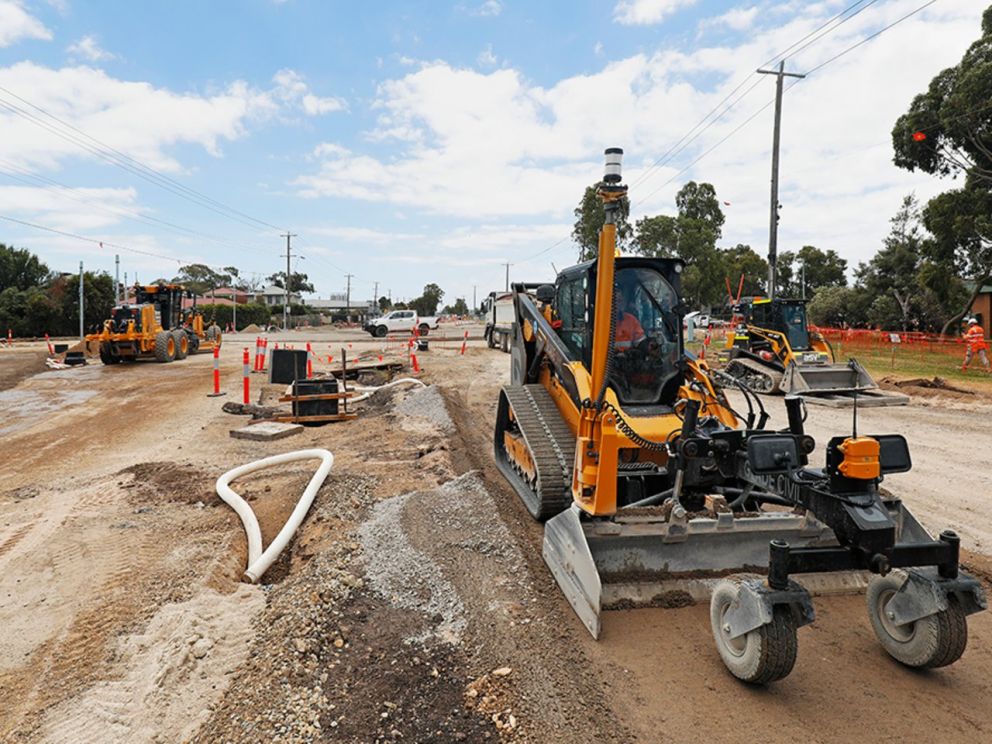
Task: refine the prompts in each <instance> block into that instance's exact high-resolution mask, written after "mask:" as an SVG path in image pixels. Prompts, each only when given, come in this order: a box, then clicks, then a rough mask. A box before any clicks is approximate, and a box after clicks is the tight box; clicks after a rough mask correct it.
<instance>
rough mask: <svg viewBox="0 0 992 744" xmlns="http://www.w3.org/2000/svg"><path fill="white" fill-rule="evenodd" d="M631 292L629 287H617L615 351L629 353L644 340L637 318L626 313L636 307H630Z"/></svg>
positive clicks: (642, 330)
mask: <svg viewBox="0 0 992 744" xmlns="http://www.w3.org/2000/svg"><path fill="white" fill-rule="evenodd" d="M632 295H633V292H631V289H630V287H629V286H627V285H625V284H621V285H620V286H618V287H617V301H616V308H617V319H616V329H615V333H614V339H613V345H614V348H615V349H616V350H617V351H620V352H624V351H630V350H631V349H633V348H635V347H637V346H638V345H639V344H640V343H641V342H642V341H643V340H644V339H645V338H646V336H645V333H644V327H643V326H642V325H641V322H640V321H639V320H638V319H637V316H635V315H634V314H632V313H630V312H628V311H629V310H631V309H634V310H636V307H634V306H633V305H631V300H632Z"/></svg>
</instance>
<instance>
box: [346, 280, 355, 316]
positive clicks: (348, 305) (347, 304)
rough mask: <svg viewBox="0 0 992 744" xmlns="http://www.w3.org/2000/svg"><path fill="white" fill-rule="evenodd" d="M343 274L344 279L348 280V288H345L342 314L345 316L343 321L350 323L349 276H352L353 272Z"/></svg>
mask: <svg viewBox="0 0 992 744" xmlns="http://www.w3.org/2000/svg"><path fill="white" fill-rule="evenodd" d="M344 276H345V279H347V280H348V288H347V289H346V290H345V294H344V315H345V318H346V320H345V322H346V323H350V322H351V278H352V277H353V276H354V274H345V275H344Z"/></svg>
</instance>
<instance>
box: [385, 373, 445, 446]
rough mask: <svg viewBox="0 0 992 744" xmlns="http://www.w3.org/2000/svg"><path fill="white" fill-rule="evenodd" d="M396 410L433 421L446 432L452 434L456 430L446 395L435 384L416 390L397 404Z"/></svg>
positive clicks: (415, 417) (402, 413)
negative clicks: (446, 402) (449, 412)
mask: <svg viewBox="0 0 992 744" xmlns="http://www.w3.org/2000/svg"><path fill="white" fill-rule="evenodd" d="M394 410H395V412H396V413H397V414H399V415H401V416H410V417H411V418H414V419H420V420H422V421H426V422H429V423H432V424H434V425H435V426H437V428H438V429H440V430H441V431H442V432H444V433H445V434H451V433H453V432H454V430H455V425H454V422H452V420H451V416H449V415H448V408H447V406H446V405H445V403H444V397H443V396H442V395H441V391H440V390H439V389H438V388H437V387H436V386H435V385H429V386H428V387H425V388H418V389H416V390H414V391H413V392H411V393H410V394H409V395H407V396H406V397H405V398H404V399H403V400H402V401H401V402H400V403H399V404H397V406H396V407H395V409H394Z"/></svg>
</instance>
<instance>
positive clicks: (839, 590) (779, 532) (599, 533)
mask: <svg viewBox="0 0 992 744" xmlns="http://www.w3.org/2000/svg"><path fill="white" fill-rule="evenodd" d="M668 511H670V510H668V509H665V508H664V507H647V508H636V509H625V510H622V511H621V512H620V514H618V515H617V516H615V517H614V518H612V519H608V520H602V519H600V520H591V519H586V518H583V517H584V513H583V512H581V511H580V510H579V509H578V507H575V506H572V507H571V508H569V509H567V510H565V511H563V512H562V513H561V514H558V515H557V516H555V517H553V518H552V519H549V520H548V522H547V523H546V525H545V528H544V548H543V555H544V560H545V562H546V563H547V564H548V567H549V568H550V569H551V572H552V574H553V575H554V577H555V580H556V581H557V582H558V585H559V587H561V590H562V592H563V593H564V595H565V597H566V598H567V599H568V601H569V603H570V604H571V605H572V609H574V610H575V613H576V614H577V615H578V616H579V619H581V620H582V623H583V624H584V625H585V626H586V628H587V629H588V630H589V632H590V633H591V634H592V636H593V637H594V638H598V637H599V633H600V627H601V621H600V615H601V612H602V611H603V610H604V609H628V608H634V607H682V606H686V605H690V604H693V603H695V602H697V601H705V600H707V599H708V598H709V596H710V594H711V593H712V591H713V587H714V585H715V584H716V583H717V581H718V580H719V579H720V578H721V577H723V576H726V575H728V574H733V573H742V572H748V573H760V574H765V573H767V570H768V556H769V548H768V545H769V542H770V541H771V540H775V539H778V540H785V541H787V542H788V543H789V545H791V546H794V547H797V548H798V547H832V546H836V545H837V541H836V539H835V537H834V534H833V532H832V531H831V530H830V529H829V528H828V527H827V526H826V525H824V524H822V523H821V522H819V521H818V520H816V519H815V518H814V517H813V516H812V515H810V514H796V513H794V512H791V511H766V512H758V513H752V514H750V515H748V516H735V515H734V514H733V513H731V512H724V513H718V514H713V515H711V516H703V517H695V518H692V519H690V518H688V516H684V517H683V518H681V519H678V518H675V517H671V516H666V512H668ZM803 584H804V586H806V588H807V589H808V590H809V591H810V592H811V593H812V594H850V593H857V592H860V591H864V588H865V586H866V584H867V579H866V576H865V575H863V574H861V573H860V572H835V573H823V574H806V575H804V576H803Z"/></svg>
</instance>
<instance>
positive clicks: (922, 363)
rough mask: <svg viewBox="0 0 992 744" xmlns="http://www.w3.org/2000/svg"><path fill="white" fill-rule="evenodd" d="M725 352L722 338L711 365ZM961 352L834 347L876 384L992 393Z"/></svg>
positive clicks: (991, 382)
mask: <svg viewBox="0 0 992 744" xmlns="http://www.w3.org/2000/svg"><path fill="white" fill-rule="evenodd" d="M685 347H686V349H687V350H688V351H691V352H692V353H693V354H695V355H696V356H699V352H700V351H701V350H702V348H703V344H702V341H688V342H686V345H685ZM723 348H724V341H723V339H722V338H721V339H719V340H714V344H713V345H712V346H710V347H709V349H708V350H707V357H708V358H709V361H710V362H711V364H715V360H716V354H717V352H718V351H720V350H722V349H723ZM957 350H958V349H957V348H951V349H941V350H934V351H930V350H929V349H928V348H927V347H922V346H911V345H907V346H898V345H896V346H895V349H894V350H893V349H892V348H891V347H885V346H880V347H874V348H872V347H865V346H859V345H854V344H837V343H835V344H834V353H835V354H836V357H837V361H844V360H846V359H848V358H850V357H852V356H853V357H855V358H856V359H857V360H858V361H859V362H861V364H863V365H864V366H865V368H866V369H867V370H868V372H870V373H871V376H872V377H873V378H875V380H878V379H880V378H882V377H896V378H899V379H909V378H913V377H927V378H930V377H942V378H944V379H945V380H947V381H948V382H951V383H953V384H960V385H961V386H963V387H965V388H971V389H974V390H981V391H983V392H988V393H992V375H988V374H986V373H985V371H984V370H983V369H982V365H981V362H980V361H979V360H978V358H977V357H976V358H974V359H972V362H971V367H970V368H969V369H968V372H967V373H965V372H962V371H961V363H962V362H963V361H964V346H963V345H962V346H961V347H960V349H959V350H960V353H959V354H954V353H953V352H954V351H957ZM990 358H992V355H990Z"/></svg>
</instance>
